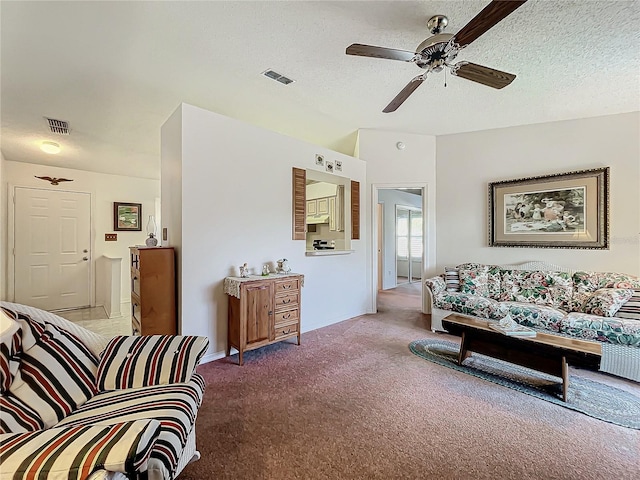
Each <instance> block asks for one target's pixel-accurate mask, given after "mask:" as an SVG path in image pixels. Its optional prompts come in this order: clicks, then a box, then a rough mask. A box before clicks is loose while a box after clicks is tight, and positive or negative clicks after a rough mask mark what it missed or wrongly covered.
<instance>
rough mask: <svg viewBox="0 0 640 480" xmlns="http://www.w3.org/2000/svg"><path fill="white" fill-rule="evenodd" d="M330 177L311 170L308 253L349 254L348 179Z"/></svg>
mask: <svg viewBox="0 0 640 480" xmlns="http://www.w3.org/2000/svg"><path fill="white" fill-rule="evenodd" d="M327 177H328V176H327V175H326V174H322V173H321V172H313V171H310V170H307V186H306V224H307V236H306V249H307V251H317V250H348V249H349V248H350V245H349V244H348V243H349V242H348V241H347V239H348V238H349V236H348V235H347V234H346V233H347V232H346V230H347V228H346V225H347V218H346V217H347V215H346V211H347V209H345V205H348V198H347V196H348V195H349V192H348V189H347V188H346V185H347V182H348V181H349V180H348V179H346V178H342V177H336V176H333V175H332V176H329V178H327Z"/></svg>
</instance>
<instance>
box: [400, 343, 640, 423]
mask: <svg viewBox="0 0 640 480" xmlns="http://www.w3.org/2000/svg"><path fill="white" fill-rule="evenodd" d="M409 350H411V352H412V353H414V354H416V355H418V356H420V357H422V358H424V359H426V360H429V361H430V362H433V363H437V364H438V365H442V366H445V367H448V368H452V369H454V370H458V371H459V372H464V373H467V374H469V375H473V376H475V377H478V378H482V379H484V380H488V381H490V382H493V383H497V384H498V385H502V386H504V387H508V388H511V389H513V390H517V391H519V392H522V393H526V394H527V395H532V396H534V397H538V398H540V399H543V400H546V401H548V402H552V403H555V404H557V405H561V406H563V407H565V408H569V409H571V410H575V411H577V412H581V413H584V414H585V415H589V416H590V417H594V418H597V419H599V420H603V421H605V422H609V423H613V424H615V425H620V426H623V427H628V428H633V429H635V430H640V397H637V396H635V395H633V394H632V393H629V392H626V391H624V390H621V389H619V388H615V387H612V386H610V385H605V384H603V383H598V382H594V381H593V380H589V379H588V378H583V377H580V376H578V375H571V377H570V379H569V391H568V397H567V402H566V403H565V402H563V401H562V379H561V378H559V377H554V376H552V375H547V374H545V373H541V372H536V371H535V370H531V369H529V368H524V367H520V366H518V365H514V364H512V363H507V362H503V361H502V360H497V359H495V358H491V357H487V356H486V355H480V354H477V353H472V355H471V356H470V357H467V359H465V361H464V362H463V364H462V365H458V352H459V350H460V345H459V344H456V343H453V342H448V341H446V340H430V339H425V340H415V341H413V342H411V343H410V344H409Z"/></svg>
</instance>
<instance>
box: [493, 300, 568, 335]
mask: <svg viewBox="0 0 640 480" xmlns="http://www.w3.org/2000/svg"><path fill="white" fill-rule="evenodd" d="M502 304H503V305H504V306H505V307H506V308H507V309H508V312H509V315H511V318H513V319H514V320H515V321H516V322H518V323H519V324H520V325H524V326H526V327H531V328H539V329H543V330H550V331H552V332H558V331H560V322H562V319H563V318H564V317H565V316H566V315H567V312H565V311H563V310H558V309H556V308H553V307H548V306H546V305H536V304H534V303H528V302H502Z"/></svg>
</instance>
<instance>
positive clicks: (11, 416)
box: [0, 392, 44, 433]
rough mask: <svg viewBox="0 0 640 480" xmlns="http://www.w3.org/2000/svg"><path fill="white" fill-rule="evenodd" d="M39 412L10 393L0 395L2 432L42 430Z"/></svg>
mask: <svg viewBox="0 0 640 480" xmlns="http://www.w3.org/2000/svg"><path fill="white" fill-rule="evenodd" d="M43 428H44V423H43V422H42V419H41V418H40V415H38V412H36V411H35V410H33V409H32V408H30V407H29V406H28V405H26V404H25V403H24V402H23V401H22V400H20V399H19V398H16V397H14V396H13V395H11V394H10V393H8V392H7V393H6V394H3V395H2V396H0V433H24V432H35V431H36V430H42V429H43Z"/></svg>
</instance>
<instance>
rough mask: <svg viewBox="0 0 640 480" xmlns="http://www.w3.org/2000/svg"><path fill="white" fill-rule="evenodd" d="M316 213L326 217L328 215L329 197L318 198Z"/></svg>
mask: <svg viewBox="0 0 640 480" xmlns="http://www.w3.org/2000/svg"><path fill="white" fill-rule="evenodd" d="M317 202H318V213H319V214H321V215H326V214H327V213H329V197H324V198H318V200H317Z"/></svg>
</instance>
